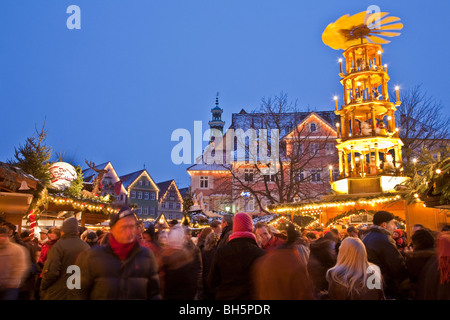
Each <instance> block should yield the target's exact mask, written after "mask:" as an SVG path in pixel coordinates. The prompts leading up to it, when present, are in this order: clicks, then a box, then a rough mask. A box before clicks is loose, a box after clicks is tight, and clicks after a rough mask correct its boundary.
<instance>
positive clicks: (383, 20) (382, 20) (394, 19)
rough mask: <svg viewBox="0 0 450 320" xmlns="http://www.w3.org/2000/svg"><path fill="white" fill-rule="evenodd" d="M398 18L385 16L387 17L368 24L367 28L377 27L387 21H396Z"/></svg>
mask: <svg viewBox="0 0 450 320" xmlns="http://www.w3.org/2000/svg"><path fill="white" fill-rule="evenodd" d="M400 20H401V19H400V18H398V17H387V18H384V19H381V20H379V21H378V22H376V23H375V24H373V25H369V28H370V29H374V28H379V27H380V26H382V25H385V24H387V23H392V22H397V21H400Z"/></svg>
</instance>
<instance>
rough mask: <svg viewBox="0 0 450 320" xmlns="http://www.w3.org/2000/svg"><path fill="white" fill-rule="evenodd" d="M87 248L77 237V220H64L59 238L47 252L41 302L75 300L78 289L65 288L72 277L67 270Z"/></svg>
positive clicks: (41, 287) (73, 218) (72, 218)
mask: <svg viewBox="0 0 450 320" xmlns="http://www.w3.org/2000/svg"><path fill="white" fill-rule="evenodd" d="M89 248H90V247H89V245H88V244H87V243H86V242H84V241H83V240H81V239H80V236H79V235H78V220H77V219H76V218H75V217H71V218H67V219H66V220H64V221H63V224H62V226H61V238H60V239H59V240H58V241H56V243H55V244H54V245H53V246H52V248H51V250H49V251H48V256H47V259H46V261H45V264H44V267H43V273H42V281H41V286H40V289H41V298H42V299H43V300H73V299H75V298H76V295H77V293H78V289H76V288H74V289H69V288H68V286H67V283H68V282H67V281H68V280H69V277H70V276H71V275H72V273H70V272H69V273H67V270H68V269H67V268H69V266H72V265H75V264H76V263H75V262H76V260H77V257H78V255H79V254H80V253H81V252H83V251H85V250H88V249H89ZM69 270H70V269H69ZM69 282H70V280H69Z"/></svg>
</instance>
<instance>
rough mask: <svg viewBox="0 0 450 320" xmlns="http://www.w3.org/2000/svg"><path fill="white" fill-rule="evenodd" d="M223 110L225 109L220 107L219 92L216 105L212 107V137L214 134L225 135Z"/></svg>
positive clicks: (210, 125)
mask: <svg viewBox="0 0 450 320" xmlns="http://www.w3.org/2000/svg"><path fill="white" fill-rule="evenodd" d="M222 112H223V110H222V109H221V108H220V107H219V92H217V93H216V106H215V107H214V108H212V109H211V114H212V119H211V121H209V122H208V124H209V128H210V129H211V139H212V136H214V135H215V136H218V135H223V127H224V126H225V121H222ZM211 141H212V140H211ZM211 141H210V142H211Z"/></svg>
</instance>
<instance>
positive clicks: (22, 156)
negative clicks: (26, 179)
mask: <svg viewBox="0 0 450 320" xmlns="http://www.w3.org/2000/svg"><path fill="white" fill-rule="evenodd" d="M46 137H47V131H46V130H45V121H44V125H43V126H42V129H41V130H40V131H39V130H38V129H37V128H36V133H35V135H33V136H31V137H29V138H27V139H26V141H25V144H24V145H23V146H19V147H18V148H15V153H14V158H15V160H9V164H11V165H13V166H16V167H18V168H20V169H22V170H23V171H25V172H26V173H28V174H31V175H32V176H33V177H35V178H36V179H39V180H40V181H41V182H42V184H43V185H44V187H45V186H47V185H48V184H49V182H50V173H49V168H50V161H49V160H50V157H51V154H52V148H51V147H49V146H46V145H45V139H46Z"/></svg>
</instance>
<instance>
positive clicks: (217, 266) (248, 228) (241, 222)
mask: <svg viewBox="0 0 450 320" xmlns="http://www.w3.org/2000/svg"><path fill="white" fill-rule="evenodd" d="M252 231H253V221H252V218H251V217H250V216H249V215H248V214H247V213H237V214H236V215H235V216H234V220H233V230H232V233H231V235H230V236H229V238H228V242H227V243H226V244H225V245H223V246H221V247H218V248H217V251H216V254H215V256H214V258H213V262H212V265H211V269H210V273H209V276H208V285H209V287H210V288H212V289H213V290H215V291H216V299H218V300H230V299H231V300H252V299H254V293H255V291H254V282H253V279H252V276H251V268H252V266H253V264H254V263H255V261H256V260H257V259H258V258H259V257H261V256H263V255H264V254H265V253H266V252H265V251H264V250H263V249H261V248H259V247H258V245H257V243H256V237H255V235H254V234H253V232H252Z"/></svg>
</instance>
